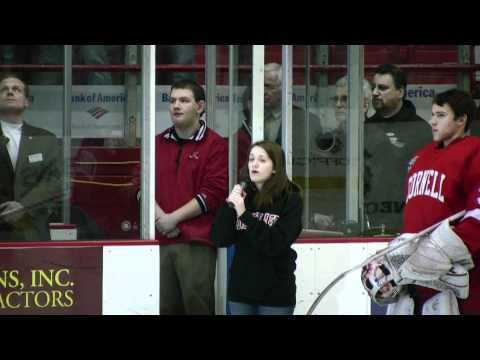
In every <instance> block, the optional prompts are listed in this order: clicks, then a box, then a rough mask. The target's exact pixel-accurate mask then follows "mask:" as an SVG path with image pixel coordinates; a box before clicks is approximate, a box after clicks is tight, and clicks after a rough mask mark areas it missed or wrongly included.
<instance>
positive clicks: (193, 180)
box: [155, 120, 228, 246]
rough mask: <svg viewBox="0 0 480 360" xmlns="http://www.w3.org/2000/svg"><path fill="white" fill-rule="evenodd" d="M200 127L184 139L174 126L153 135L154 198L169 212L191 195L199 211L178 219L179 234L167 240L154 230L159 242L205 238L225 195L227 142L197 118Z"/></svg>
mask: <svg viewBox="0 0 480 360" xmlns="http://www.w3.org/2000/svg"><path fill="white" fill-rule="evenodd" d="M200 124H201V126H200V129H199V130H198V131H197V132H196V133H195V134H194V135H193V136H192V137H191V138H190V139H188V140H182V139H179V138H178V137H177V135H176V133H175V129H174V127H170V128H168V129H167V130H165V131H164V132H162V133H161V134H159V135H157V136H156V139H155V151H156V161H157V166H156V180H155V181H156V184H155V200H156V201H157V203H158V204H159V205H160V207H161V208H162V209H163V210H164V211H165V212H166V213H170V212H172V211H175V210H176V209H178V208H180V207H182V206H183V205H185V204H186V203H188V202H189V201H190V200H191V199H193V198H195V199H196V200H197V201H198V204H199V205H200V208H201V209H202V214H201V215H200V216H197V217H195V218H193V219H190V220H187V221H184V222H181V223H179V224H178V228H179V229H180V231H181V234H180V235H179V236H178V237H177V238H175V239H172V240H170V239H167V238H166V237H164V236H162V234H160V233H159V232H158V231H156V236H155V238H156V239H158V240H159V241H160V244H161V245H168V244H178V243H187V242H192V241H200V242H202V243H205V244H207V245H210V246H213V243H212V242H211V241H210V239H209V232H210V227H211V225H212V223H213V220H214V219H215V213H216V211H217V209H218V208H219V206H220V205H221V204H222V203H223V202H224V201H225V198H226V197H227V196H228V146H227V142H226V141H225V140H224V139H223V138H222V137H220V135H218V134H217V133H216V132H215V131H213V130H212V129H209V128H208V127H207V126H206V124H205V122H204V121H203V120H200Z"/></svg>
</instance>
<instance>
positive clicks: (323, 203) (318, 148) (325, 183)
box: [310, 76, 372, 230]
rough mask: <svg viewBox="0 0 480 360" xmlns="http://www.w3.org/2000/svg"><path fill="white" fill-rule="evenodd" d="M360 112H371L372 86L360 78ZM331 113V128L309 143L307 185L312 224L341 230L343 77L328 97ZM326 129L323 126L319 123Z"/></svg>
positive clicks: (345, 94)
mask: <svg viewBox="0 0 480 360" xmlns="http://www.w3.org/2000/svg"><path fill="white" fill-rule="evenodd" d="M363 97H364V107H363V111H364V114H365V118H366V117H367V114H368V113H369V112H371V101H372V87H371V84H370V82H369V81H368V80H366V79H364V80H363ZM331 101H332V106H333V107H334V112H335V121H334V125H333V127H330V129H329V130H326V131H325V132H323V133H321V134H319V135H318V136H316V137H315V139H314V144H312V147H311V148H312V149H313V150H312V152H313V154H312V158H311V159H310V160H311V161H310V164H311V165H310V175H311V177H312V178H313V179H316V180H317V181H316V182H314V181H312V182H311V184H316V185H312V186H311V188H310V195H311V202H310V207H311V211H312V214H313V215H312V217H311V221H312V223H313V226H314V227H315V228H317V229H322V230H327V229H328V230H343V222H344V220H345V216H346V207H345V200H346V198H345V195H346V165H347V159H346V121H347V106H348V88H347V77H346V76H343V77H341V78H340V79H338V80H337V82H336V84H335V96H333V97H332V98H331ZM323 128H327V126H323Z"/></svg>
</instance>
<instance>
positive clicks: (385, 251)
mask: <svg viewBox="0 0 480 360" xmlns="http://www.w3.org/2000/svg"><path fill="white" fill-rule="evenodd" d="M463 215H465V210H462V211H460V212H458V213H456V214H454V215H452V216H450V217H448V218H447V219H444V220H442V221H440V222H438V223H436V224H434V225H432V226H430V227H428V228H426V229H425V230H422V231H420V232H419V233H417V234H416V235H415V236H413V237H412V238H410V239H408V240H406V241H403V242H401V243H399V244H398V245H395V246H390V247H388V246H387V247H386V248H385V249H383V250H380V251H379V252H377V253H375V254H373V255H372V256H370V257H368V258H367V259H365V260H364V261H363V262H362V263H361V264H358V265H356V266H354V267H353V268H351V269H349V270H347V271H344V272H343V273H341V274H340V275H338V276H337V277H336V278H335V279H334V280H333V281H332V282H331V283H330V284H328V286H327V287H326V288H325V289H323V291H322V292H321V293H319V294H318V296H317V298H316V299H315V301H314V302H313V304H312V305H311V306H310V308H309V309H308V311H307V315H312V313H313V312H314V310H315V309H316V308H317V305H318V304H319V303H320V301H321V300H322V299H323V298H324V296H325V295H326V294H327V293H328V292H329V291H330V290H331V289H332V288H333V287H334V286H335V285H336V284H337V283H338V282H339V281H340V280H342V279H343V278H344V277H345V276H347V275H348V274H349V273H351V272H352V271H355V270H357V269H361V268H362V267H364V266H365V265H367V264H368V263H370V262H372V261H373V260H376V259H379V258H381V257H382V256H384V255H386V254H388V253H390V252H392V251H394V250H397V249H398V248H400V247H402V246H404V245H405V244H409V243H411V242H413V241H416V240H418V239H419V238H421V237H423V236H425V235H427V234H428V233H430V232H432V231H433V230H435V229H436V228H437V227H438V226H439V225H440V224H441V223H443V222H444V221H445V220H448V222H452V221H455V220H457V219H459V218H461V217H462V216H463Z"/></svg>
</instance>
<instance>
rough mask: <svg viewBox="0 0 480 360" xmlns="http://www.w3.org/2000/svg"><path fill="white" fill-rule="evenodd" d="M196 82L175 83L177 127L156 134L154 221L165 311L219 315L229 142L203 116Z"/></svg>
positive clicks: (173, 96) (201, 93)
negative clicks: (214, 233)
mask: <svg viewBox="0 0 480 360" xmlns="http://www.w3.org/2000/svg"><path fill="white" fill-rule="evenodd" d="M204 110H205V92H204V90H203V88H202V87H201V86H199V85H198V84H197V83H196V82H193V81H190V80H181V81H179V82H176V83H175V84H173V85H172V89H171V92H170V117H171V120H172V123H173V126H172V127H170V128H168V129H166V130H165V131H164V132H162V133H161V134H159V135H157V136H156V148H155V151H156V187H155V200H156V209H155V225H156V229H157V232H156V239H158V240H159V244H160V274H161V275H160V284H161V291H160V307H161V308H160V314H210V315H213V314H214V313H215V293H214V280H215V268H216V255H217V252H216V249H215V247H214V246H213V244H212V242H211V241H210V239H209V233H210V227H211V224H212V223H213V220H214V217H215V214H216V211H217V209H218V207H219V206H220V205H221V203H222V202H223V201H224V199H225V197H226V195H227V194H228V192H227V191H228V181H227V178H228V175H227V173H228V146H227V142H226V141H225V140H224V139H223V138H222V137H220V135H218V134H217V133H216V132H215V131H213V130H212V129H209V128H207V125H206V123H205V121H203V120H201V118H200V117H201V115H202V114H203V112H204Z"/></svg>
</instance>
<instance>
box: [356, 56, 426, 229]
mask: <svg viewBox="0 0 480 360" xmlns="http://www.w3.org/2000/svg"><path fill="white" fill-rule="evenodd" d="M406 86H407V79H406V76H405V74H404V73H403V72H402V70H400V69H399V68H398V67H397V66H395V65H391V64H384V65H380V66H378V67H377V68H376V69H375V75H374V78H373V98H372V104H373V107H374V109H375V110H376V112H375V115H373V116H372V117H370V118H368V119H367V121H366V124H365V149H366V155H365V165H366V170H367V171H368V172H370V173H371V177H370V178H369V179H366V182H365V189H366V191H365V213H366V215H367V216H368V219H369V220H370V223H371V225H374V226H376V227H378V226H383V227H384V228H385V229H386V231H387V233H392V234H394V233H398V232H399V230H400V228H401V226H402V210H403V207H404V204H405V202H404V185H403V179H404V178H405V176H406V174H407V166H408V161H409V160H410V159H411V158H412V156H413V154H414V151H416V150H417V149H419V148H421V147H422V146H423V145H425V144H427V143H429V142H431V140H432V136H431V131H430V127H429V126H428V124H427V122H426V121H425V120H424V119H422V118H421V117H420V116H418V115H417V114H416V109H415V106H414V105H413V104H412V103H411V102H410V101H409V100H406V98H405V97H406Z"/></svg>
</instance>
